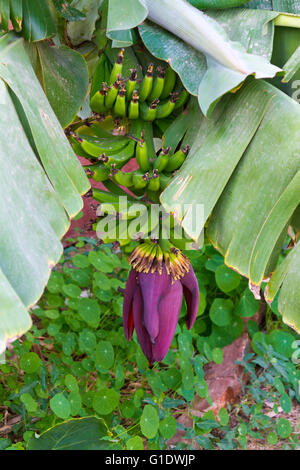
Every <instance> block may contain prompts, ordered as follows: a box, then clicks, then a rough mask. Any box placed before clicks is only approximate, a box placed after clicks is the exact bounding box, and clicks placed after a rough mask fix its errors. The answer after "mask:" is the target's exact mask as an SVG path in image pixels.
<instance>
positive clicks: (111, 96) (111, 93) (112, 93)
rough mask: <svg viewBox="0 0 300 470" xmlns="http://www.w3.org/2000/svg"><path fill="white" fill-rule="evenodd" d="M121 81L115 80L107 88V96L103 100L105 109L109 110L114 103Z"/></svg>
mask: <svg viewBox="0 0 300 470" xmlns="http://www.w3.org/2000/svg"><path fill="white" fill-rule="evenodd" d="M121 84H122V81H121V80H120V79H117V80H116V81H115V82H114V83H113V85H112V86H111V87H110V88H109V90H108V92H107V96H106V98H105V106H106V108H107V109H111V108H112V107H113V105H114V103H115V101H116V98H117V96H118V92H119V90H120V87H121Z"/></svg>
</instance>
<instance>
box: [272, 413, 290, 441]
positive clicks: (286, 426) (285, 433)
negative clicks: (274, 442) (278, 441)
mask: <svg viewBox="0 0 300 470" xmlns="http://www.w3.org/2000/svg"><path fill="white" fill-rule="evenodd" d="M276 429H277V432H278V434H279V436H280V437H281V438H282V439H286V438H287V437H289V435H290V434H291V433H292V431H293V428H292V425H291V423H290V422H289V421H288V420H287V419H285V418H280V419H279V420H278V422H277V426H276Z"/></svg>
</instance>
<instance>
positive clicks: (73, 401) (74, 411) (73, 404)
mask: <svg viewBox="0 0 300 470" xmlns="http://www.w3.org/2000/svg"><path fill="white" fill-rule="evenodd" d="M68 399H69V403H70V408H71V411H70V414H71V415H72V416H76V415H78V413H79V411H80V409H81V405H82V402H81V396H80V394H79V393H78V392H71V393H70V395H69V397H68Z"/></svg>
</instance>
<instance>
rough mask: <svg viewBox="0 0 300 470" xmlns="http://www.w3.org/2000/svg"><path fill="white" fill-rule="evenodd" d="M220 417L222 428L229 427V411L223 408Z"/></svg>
mask: <svg viewBox="0 0 300 470" xmlns="http://www.w3.org/2000/svg"><path fill="white" fill-rule="evenodd" d="M218 416H219V421H220V424H221V426H227V424H228V423H229V414H228V411H227V410H226V409H225V408H221V409H220V411H219V414H218Z"/></svg>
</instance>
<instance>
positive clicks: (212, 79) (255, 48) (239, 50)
mask: <svg viewBox="0 0 300 470" xmlns="http://www.w3.org/2000/svg"><path fill="white" fill-rule="evenodd" d="M146 4H147V6H148V9H149V15H148V17H149V19H151V20H152V21H154V22H155V23H157V24H158V25H160V26H162V27H163V28H164V29H166V30H167V31H169V32H170V33H173V34H174V35H176V36H177V37H179V38H180V40H179V41H178V40H176V41H175V42H176V44H175V42H174V41H173V39H172V34H171V36H170V34H169V33H167V34H165V32H164V30H162V31H160V30H159V29H158V28H157V27H154V29H153V27H152V26H151V25H149V26H148V25H146V26H145V25H142V26H140V27H139V30H140V34H141V37H142V39H143V41H144V42H145V45H146V47H147V48H148V49H149V50H150V52H151V53H153V54H154V55H156V56H158V57H160V58H164V59H165V60H167V61H168V63H169V64H171V66H172V68H174V70H176V71H178V73H179V75H180V76H181V79H182V81H183V84H184V85H185V86H186V87H187V85H186V81H185V76H186V74H189V69H190V68H191V65H192V66H193V64H194V60H192V61H191V60H189V59H188V62H187V61H185V60H182V61H181V63H180V65H179V70H177V64H175V65H174V64H173V61H174V60H176V59H174V57H175V58H176V57H177V58H178V57H188V55H190V54H189V50H188V47H189V46H187V44H188V45H190V46H192V48H194V49H195V50H196V51H198V52H200V56H199V57H201V55H202V61H203V65H204V67H203V66H202V67H201V68H200V67H198V68H199V69H200V71H201V72H200V75H199V73H197V74H195V75H194V76H193V81H194V87H195V88H196V90H197V91H193V93H194V94H195V95H198V99H199V104H200V107H201V110H202V111H203V113H204V114H206V115H210V114H211V112H212V110H213V108H214V106H215V105H216V103H217V101H218V100H219V99H220V97H221V96H223V95H224V94H225V93H227V92H228V91H231V90H233V89H235V88H236V87H237V86H239V85H240V84H241V83H243V81H244V80H245V79H246V77H247V76H248V75H252V74H254V75H255V77H256V78H267V77H274V76H275V75H276V74H277V73H278V72H279V71H280V69H279V68H278V67H276V66H274V65H272V64H271V63H270V62H269V59H270V55H271V52H272V41H273V32H274V26H273V24H272V23H270V25H268V26H267V27H266V24H268V22H270V21H272V20H273V19H274V18H275V17H276V16H277V14H276V13H270V12H264V13H263V14H261V15H259V13H258V12H256V11H254V12H251V13H249V11H248V12H247V15H245V14H244V15H243V13H242V12H241V11H239V10H237V9H236V10H230V11H227V12H225V13H224V15H220V14H218V13H212V14H211V15H210V17H209V16H207V15H205V14H204V13H202V12H200V11H199V10H196V9H194V8H193V7H189V6H188V5H187V4H186V3H184V2H181V1H180V0H178V1H177V2H176V3H174V2H172V0H163V1H161V0H152V1H151V2H150V0H146ZM212 17H216V19H217V21H215V19H214V18H212ZM245 17H246V20H245ZM222 20H223V22H224V23H225V25H227V28H226V29H225V28H223V24H222V25H221V22H222ZM245 22H247V24H246V25H245ZM149 28H150V29H149ZM249 31H251V35H253V41H252V37H251V36H250V33H249ZM253 31H254V33H253ZM245 32H248V36H247V33H246V34H245ZM172 41H173V44H172V45H171V44H170V43H171V42H172ZM182 41H184V42H182ZM237 41H239V44H237ZM186 43H187V44H186ZM172 46H173V47H172ZM176 46H178V47H176ZM166 50H167V51H168V53H167V54H166ZM262 50H263V54H261V51H262ZM246 51H247V52H246ZM193 58H194V57H193ZM186 63H188V64H189V66H188V67H186V65H185V64H186ZM198 65H199V64H198ZM187 89H189V88H188V87H187Z"/></svg>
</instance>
